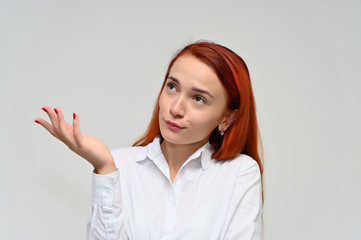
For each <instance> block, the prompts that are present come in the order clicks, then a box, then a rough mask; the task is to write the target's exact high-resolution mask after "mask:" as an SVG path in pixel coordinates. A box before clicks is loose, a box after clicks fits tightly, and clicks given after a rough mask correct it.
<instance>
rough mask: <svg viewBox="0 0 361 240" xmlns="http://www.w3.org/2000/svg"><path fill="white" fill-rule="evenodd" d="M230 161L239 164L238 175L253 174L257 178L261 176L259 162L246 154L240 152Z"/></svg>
mask: <svg viewBox="0 0 361 240" xmlns="http://www.w3.org/2000/svg"><path fill="white" fill-rule="evenodd" d="M228 161H230V162H233V163H234V164H236V165H237V169H238V176H243V175H253V176H254V177H255V178H260V177H261V171H260V167H259V165H258V163H257V162H256V160H254V159H253V158H252V157H250V156H248V155H246V154H238V155H237V156H236V157H234V158H233V159H231V160H228Z"/></svg>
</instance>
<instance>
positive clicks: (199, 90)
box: [168, 76, 213, 98]
mask: <svg viewBox="0 0 361 240" xmlns="http://www.w3.org/2000/svg"><path fill="white" fill-rule="evenodd" d="M168 79H170V80H172V81H173V82H175V83H177V84H180V82H179V80H178V79H176V78H175V77H172V76H168ZM192 91H195V92H199V93H203V94H207V95H208V96H210V97H211V98H213V96H212V94H210V93H209V92H208V91H206V90H202V89H199V88H195V87H193V88H192Z"/></svg>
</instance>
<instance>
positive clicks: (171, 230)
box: [35, 42, 263, 240]
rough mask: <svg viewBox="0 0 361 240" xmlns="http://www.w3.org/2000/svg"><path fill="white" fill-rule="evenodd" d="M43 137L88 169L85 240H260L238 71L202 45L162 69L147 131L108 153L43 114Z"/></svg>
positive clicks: (244, 77) (257, 183)
mask: <svg viewBox="0 0 361 240" xmlns="http://www.w3.org/2000/svg"><path fill="white" fill-rule="evenodd" d="M43 110H44V111H45V112H46V113H47V114H48V116H49V118H50V120H51V123H49V122H47V121H45V120H44V119H41V118H37V119H36V120H35V122H37V123H39V124H41V125H42V126H43V127H44V128H46V129H47V130H48V131H49V132H50V133H51V134H52V135H53V136H55V137H56V138H58V139H59V140H60V141H62V142H64V143H65V144H66V145H67V146H68V147H69V148H70V149H71V150H72V151H74V152H75V153H77V154H78V155H80V156H82V157H83V158H85V159H86V160H87V161H89V162H90V163H91V164H92V165H93V166H94V173H93V194H92V202H93V213H92V217H91V219H90V220H89V223H88V227H87V238H88V239H141V240H144V239H156V240H159V239H181V240H185V239H192V240H193V239H261V229H262V226H261V215H262V205H263V199H262V171H263V170H262V163H261V159H260V156H259V153H258V149H259V144H260V143H259V136H258V126H257V119H256V110H255V102H254V97H253V92H252V87H251V82H250V77H249V72H248V69H247V66H246V65H245V63H244V62H243V60H242V59H241V58H240V57H239V56H238V55H237V54H235V53H234V52H232V51H231V50H229V49H228V48H226V47H223V46H221V45H218V44H215V43H210V42H196V43H193V44H190V45H188V46H186V47H185V48H184V49H182V50H181V51H180V52H179V53H178V54H177V55H176V56H175V57H174V58H173V60H172V61H171V63H170V64H169V67H168V70H167V73H166V75H165V79H164V82H163V85H162V87H161V91H160V93H159V96H158V99H157V102H156V105H155V109H154V112H153V117H152V119H151V121H150V124H149V127H148V129H147V131H146V133H145V134H144V136H143V137H141V138H140V139H139V140H138V141H136V142H135V144H134V145H133V147H128V148H121V149H115V150H113V151H111V152H110V151H109V150H108V148H107V147H106V146H105V145H104V144H103V143H102V142H100V141H99V140H98V139H96V138H94V137H91V136H88V135H84V134H82V133H81V132H80V128H79V117H78V115H77V114H73V118H74V119H73V125H70V124H68V123H66V122H65V121H64V117H63V113H62V111H61V109H60V108H55V109H54V110H53V109H51V108H49V107H48V106H44V107H43Z"/></svg>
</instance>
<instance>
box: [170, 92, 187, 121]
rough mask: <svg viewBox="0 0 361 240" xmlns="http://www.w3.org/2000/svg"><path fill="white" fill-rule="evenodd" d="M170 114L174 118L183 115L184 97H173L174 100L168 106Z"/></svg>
mask: <svg viewBox="0 0 361 240" xmlns="http://www.w3.org/2000/svg"><path fill="white" fill-rule="evenodd" d="M169 110H170V114H171V115H172V116H173V117H174V118H182V117H183V116H184V99H183V97H182V96H179V97H178V98H176V99H174V102H173V103H172V105H171V107H170V109H169Z"/></svg>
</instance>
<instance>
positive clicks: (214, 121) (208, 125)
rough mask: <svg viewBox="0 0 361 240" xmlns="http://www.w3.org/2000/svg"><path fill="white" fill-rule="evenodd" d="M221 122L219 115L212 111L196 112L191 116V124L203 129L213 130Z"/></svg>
mask: <svg viewBox="0 0 361 240" xmlns="http://www.w3.org/2000/svg"><path fill="white" fill-rule="evenodd" d="M220 122H221V116H220V115H215V114H214V112H207V113H202V114H196V115H195V116H193V125H194V126H199V127H202V128H204V129H211V130H213V129H214V128H216V127H217V126H218V124H219V123H220Z"/></svg>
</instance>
